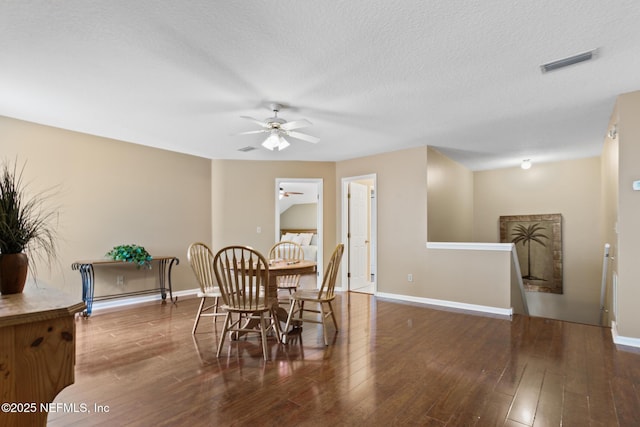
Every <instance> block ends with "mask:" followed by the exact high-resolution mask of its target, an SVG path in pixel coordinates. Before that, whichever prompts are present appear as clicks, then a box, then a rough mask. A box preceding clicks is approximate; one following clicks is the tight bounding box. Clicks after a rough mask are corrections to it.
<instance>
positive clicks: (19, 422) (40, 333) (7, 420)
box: [0, 289, 85, 426]
mask: <svg viewBox="0 0 640 427" xmlns="http://www.w3.org/2000/svg"><path fill="white" fill-rule="evenodd" d="M84 308H85V304H84V303H83V302H82V301H80V299H75V298H71V297H69V296H68V295H65V294H64V293H62V292H60V291H57V290H53V289H30V290H26V291H25V292H24V293H22V294H13V295H0V404H2V409H1V410H0V425H2V426H26V425H29V426H45V425H46V424H47V415H48V412H47V411H46V409H47V408H46V404H47V403H50V402H52V401H53V399H54V398H55V396H56V395H57V394H58V393H59V392H60V391H61V390H62V389H63V388H65V387H66V386H68V385H69V384H73V381H74V369H75V351H76V334H75V332H76V331H75V321H74V315H75V313H78V312H81V311H82V310H84Z"/></svg>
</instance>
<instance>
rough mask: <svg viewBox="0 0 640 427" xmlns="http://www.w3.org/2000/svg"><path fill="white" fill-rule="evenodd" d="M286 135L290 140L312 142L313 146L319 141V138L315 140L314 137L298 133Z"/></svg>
mask: <svg viewBox="0 0 640 427" xmlns="http://www.w3.org/2000/svg"><path fill="white" fill-rule="evenodd" d="M287 135H289V136H290V137H292V138H297V139H302V140H303V141H307V142H313V143H314V144H315V143H316V142H318V141H320V138H316V137H315V136H311V135H307V134H304V133H300V132H287Z"/></svg>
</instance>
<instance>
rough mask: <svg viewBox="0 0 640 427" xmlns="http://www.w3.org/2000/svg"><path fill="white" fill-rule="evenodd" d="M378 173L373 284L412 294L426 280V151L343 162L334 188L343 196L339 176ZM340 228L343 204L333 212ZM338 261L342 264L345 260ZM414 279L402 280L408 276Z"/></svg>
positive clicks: (383, 290) (340, 163)
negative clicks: (376, 246)
mask: <svg viewBox="0 0 640 427" xmlns="http://www.w3.org/2000/svg"><path fill="white" fill-rule="evenodd" d="M369 174H376V175H377V179H376V181H377V188H376V203H377V214H378V216H377V220H378V229H377V240H378V264H377V271H378V277H377V283H378V291H379V292H390V293H397V294H401V295H412V294H414V295H415V294H416V293H417V292H418V289H419V288H420V287H423V286H425V284H426V280H427V277H426V274H425V271H426V270H425V266H424V256H425V253H426V248H425V242H426V239H427V191H426V188H427V186H426V184H427V150H426V147H419V148H414V149H409V150H402V151H394V152H390V153H385V154H380V155H375V156H368V157H362V158H358V159H352V160H345V161H341V162H338V163H337V165H336V192H337V194H338V198H339V200H342V188H341V182H342V179H343V178H349V177H357V176H363V175H369ZM334 212H335V214H334V215H336V222H337V224H338V227H337V230H338V232H340V231H341V230H342V221H341V212H342V203H340V204H339V205H338V208H337V210H336V211H334ZM343 262H345V263H346V262H347V258H346V256H345V259H344V260H343ZM408 273H411V274H413V277H414V281H413V282H412V283H410V282H408V281H407V274H408Z"/></svg>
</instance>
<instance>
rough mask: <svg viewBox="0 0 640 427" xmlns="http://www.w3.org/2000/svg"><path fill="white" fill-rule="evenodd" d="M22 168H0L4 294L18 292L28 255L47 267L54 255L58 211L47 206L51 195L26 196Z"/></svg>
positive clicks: (0, 286)
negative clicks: (41, 261)
mask: <svg viewBox="0 0 640 427" xmlns="http://www.w3.org/2000/svg"><path fill="white" fill-rule="evenodd" d="M25 165H26V163H25V164H23V165H22V167H21V168H20V169H18V165H17V162H14V163H10V162H7V161H5V162H3V163H2V166H0V293H5V294H10V293H20V292H22V290H23V288H24V284H25V282H26V277H27V271H28V268H29V258H30V257H32V255H34V256H37V257H39V258H42V259H44V260H46V261H47V262H48V264H49V265H51V263H52V262H53V260H54V259H55V258H56V255H57V244H56V225H57V218H58V211H57V209H56V208H53V207H49V206H47V202H48V201H49V199H50V198H51V197H52V196H53V193H51V190H46V191H43V192H40V193H30V192H29V191H28V189H27V185H25V184H24V183H23V181H22V174H23V171H24V168H25ZM31 268H32V270H34V271H35V265H32V267H31Z"/></svg>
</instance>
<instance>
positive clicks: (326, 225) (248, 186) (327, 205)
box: [211, 160, 336, 260]
mask: <svg viewBox="0 0 640 427" xmlns="http://www.w3.org/2000/svg"><path fill="white" fill-rule="evenodd" d="M211 174H212V184H211V191H212V193H211V195H212V196H211V203H212V217H211V222H212V240H213V246H214V247H216V248H220V247H222V246H225V245H233V244H243V245H250V246H253V247H254V248H256V249H257V250H259V251H261V252H262V253H267V252H268V251H269V248H271V246H272V245H273V244H274V243H275V212H276V206H275V200H276V199H275V197H276V194H275V181H276V178H319V179H322V180H323V205H322V206H323V233H324V236H323V237H324V247H323V256H324V259H325V260H327V259H329V257H330V256H331V253H332V252H333V249H334V248H335V245H336V222H335V212H336V202H335V201H336V192H335V191H336V184H335V163H333V162H278V161H274V162H271V161H243V160H212V161H211ZM257 227H260V228H261V232H260V233H258V232H257Z"/></svg>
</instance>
